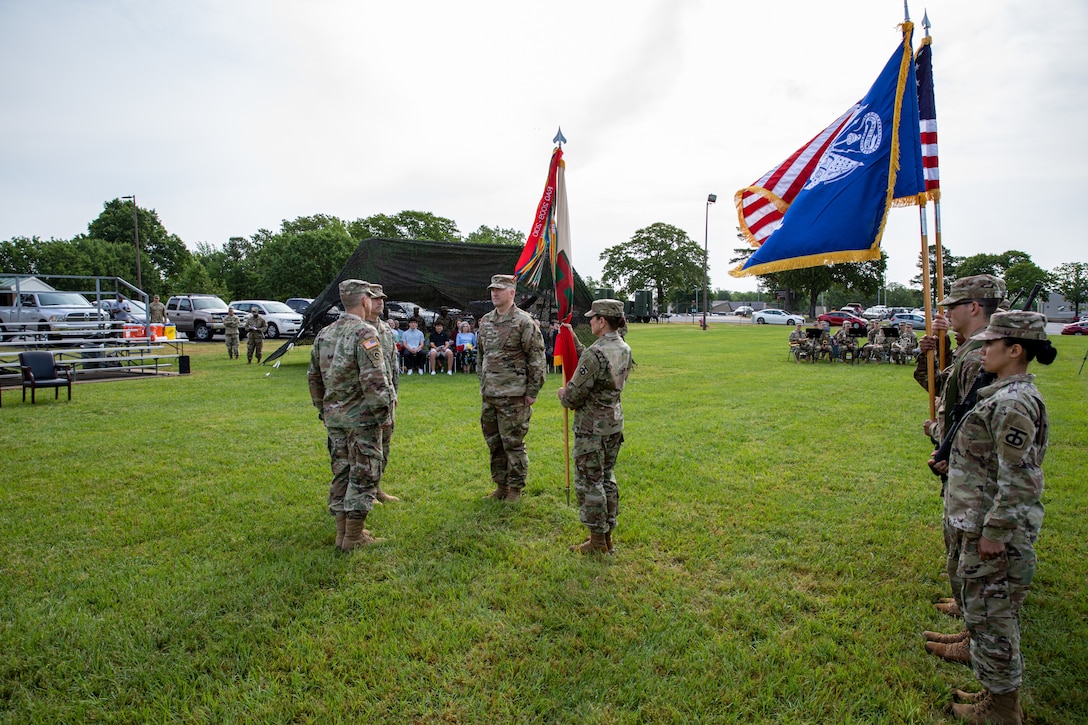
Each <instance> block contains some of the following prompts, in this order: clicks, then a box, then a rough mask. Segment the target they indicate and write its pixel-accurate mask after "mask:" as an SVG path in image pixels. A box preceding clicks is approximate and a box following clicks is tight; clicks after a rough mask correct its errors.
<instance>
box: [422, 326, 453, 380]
mask: <svg viewBox="0 0 1088 725" xmlns="http://www.w3.org/2000/svg"><path fill="white" fill-rule="evenodd" d="M444 327H445V325H443V324H442V323H441V322H439V321H437V320H436V321H435V323H434V332H432V333H431V339H430V352H428V355H429V356H430V359H431V375H434V374H435V373H436V372H437V370H438V358H439V357H442V358H443V359H445V361H446V375H453V344H452V343H451V342H450V336H449V335H448V334H446V332H445V330H444V329H443V328H444Z"/></svg>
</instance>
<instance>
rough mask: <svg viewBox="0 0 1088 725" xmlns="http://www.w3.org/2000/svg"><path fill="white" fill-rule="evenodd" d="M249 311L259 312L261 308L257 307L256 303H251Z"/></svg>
mask: <svg viewBox="0 0 1088 725" xmlns="http://www.w3.org/2000/svg"><path fill="white" fill-rule="evenodd" d="M249 311H250V312H260V311H261V308H260V307H258V306H257V305H253V306H252V307H250V308H249Z"/></svg>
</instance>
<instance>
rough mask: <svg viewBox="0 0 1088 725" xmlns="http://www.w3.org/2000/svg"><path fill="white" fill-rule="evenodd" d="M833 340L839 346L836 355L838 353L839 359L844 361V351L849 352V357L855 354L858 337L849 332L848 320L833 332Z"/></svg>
mask: <svg viewBox="0 0 1088 725" xmlns="http://www.w3.org/2000/svg"><path fill="white" fill-rule="evenodd" d="M834 342H835V344H836V345H838V348H839V351H838V352H837V353H836V355H838V357H839V359H840V360H842V361H843V362H846V353H850V357H851V358H854V357H856V356H857V352H858V339H857V338H856V337H854V336H853V335H851V334H850V323H849V322H843V323H842V329H841V330H839V331H838V332H836V333H835V338H834Z"/></svg>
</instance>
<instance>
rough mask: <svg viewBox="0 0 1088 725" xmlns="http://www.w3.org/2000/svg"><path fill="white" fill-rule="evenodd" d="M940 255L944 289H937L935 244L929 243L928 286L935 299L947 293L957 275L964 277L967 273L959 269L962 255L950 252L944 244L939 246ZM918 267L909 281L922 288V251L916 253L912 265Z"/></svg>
mask: <svg viewBox="0 0 1088 725" xmlns="http://www.w3.org/2000/svg"><path fill="white" fill-rule="evenodd" d="M941 257H942V258H943V259H944V289H943V290H939V289H937V262H936V259H937V245H936V244H930V245H929V288H930V290H932V293H933V296H934V298H935V299H940V298H941V297H944V296H945V295H946V294H948V290H949V289H950V288H951V286H952V282H954V281H955V280H956V278H957V277H965V276H967V275H965V274H963V272H961V271H960V264H961V263H962V262H963V257H957V256H956V255H954V254H952V250H950V249H949V248H948V247H945V246H944V245H942V246H941ZM914 266H915V267H917V269H918V274H916V275H915V276H914V277H913V278H912V279H911V281H910V283H911V284H912V285H914V286H915V287H918V288H919V289H921V288H922V253H921V252H919V253H918V262H917V263H915V265H914Z"/></svg>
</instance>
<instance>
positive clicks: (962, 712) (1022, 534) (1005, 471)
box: [937, 312, 1057, 723]
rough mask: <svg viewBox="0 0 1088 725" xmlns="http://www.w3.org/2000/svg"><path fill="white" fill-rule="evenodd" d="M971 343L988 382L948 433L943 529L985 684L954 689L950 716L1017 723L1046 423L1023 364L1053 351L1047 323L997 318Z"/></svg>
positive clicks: (1019, 315)
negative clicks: (1024, 608)
mask: <svg viewBox="0 0 1088 725" xmlns="http://www.w3.org/2000/svg"><path fill="white" fill-rule="evenodd" d="M971 340H972V341H973V342H979V343H981V344H982V345H983V347H982V367H983V368H984V369H985V370H986V371H987V372H989V373H992V374H993V375H995V376H996V380H995V381H994V382H993V383H991V384H990V385H987V386H986V387H983V388H982V389H981V390H979V392H978V402H977V404H976V405H975V407H974V408H973V409H971V411H970V412H968V413H966V414H965V416H964V418H963V421H962V422H961V423H960V424H959V427H958V428H957V429H956V430H955V437H954V438H953V442H952V448H951V452H950V455H949V458H948V461H947V462H941V463H939V464H937V466H938V467H940V468H942V469H943V471H942V472H945V473H947V475H948V484H947V486H946V487H945V493H944V522H945V528H946V530H948V531H950V532H951V537H950V538H951V541H950V546H949V548H948V557H947V568H948V575H949V578H950V579H952V580H954V581H956V582H958V584H959V587H960V597H959V599H960V602H961V606H962V608H963V617H964V621H965V622H966V623H967V629H968V632H969V641H970V663H971V667H972V669H973V670H974V672H975V676H976V677H977V678H978V680H979V682H980V683H981V684H982V686H983V688H984V689H983V690H982V691H981V692H978V693H965V692H962V691H957V692H956V693H955V694H956V697H957V698H958V699H960V700H961V701H962V704H958V705H955V706H954V707H953V713H954V714H955V715H956V716H957V717H958V718H960V719H962V720H966V721H967V722H971V723H1019V722H1020V718H1021V716H1020V703H1019V690H1020V685H1021V682H1022V679H1023V660H1022V658H1021V656H1020V607H1021V605H1022V604H1023V602H1024V598H1025V597H1026V595H1027V591H1028V587H1029V586H1030V585H1031V580H1032V577H1033V575H1034V573H1035V542H1036V540H1037V539H1038V537H1039V528H1040V526H1041V525H1042V522H1043V504H1042V502H1041V500H1040V498H1041V496H1042V492H1043V469H1042V464H1043V457H1044V455H1045V454H1046V447H1047V437H1048V431H1049V421H1048V418H1047V413H1046V406H1045V405H1044V404H1043V400H1042V397H1041V396H1040V395H1039V391H1038V389H1037V388H1036V387H1035V384H1034V382H1033V381H1034V379H1035V376H1033V375H1029V374H1028V372H1027V370H1028V363H1030V362H1031V361H1032V360H1034V359H1038V360H1039V362H1040V363H1041V364H1043V365H1049V364H1050V363H1052V362H1053V361H1054V359H1055V357H1056V356H1057V351H1056V350H1054V348H1053V347H1051V345H1050V341H1049V340H1047V337H1046V318H1045V317H1044V316H1043V315H1040V314H1038V313H1035V312H997V313H995V314H994V315H993V316H992V317H991V318H990V323H989V325H988V326H987V327H986V329H985V330H984V331H982V332H980V333H979V334H977V335H974V336H973V337H972V338H971Z"/></svg>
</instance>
